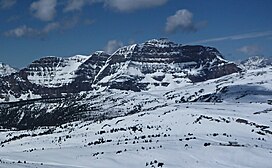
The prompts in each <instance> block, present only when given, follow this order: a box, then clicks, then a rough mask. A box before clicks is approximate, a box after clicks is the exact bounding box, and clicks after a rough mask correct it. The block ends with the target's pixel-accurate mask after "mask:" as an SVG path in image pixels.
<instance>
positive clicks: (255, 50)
mask: <svg viewBox="0 0 272 168" xmlns="http://www.w3.org/2000/svg"><path fill="white" fill-rule="evenodd" d="M237 51H239V52H242V53H244V54H246V55H255V54H260V52H261V51H262V49H261V47H259V46H258V45H247V46H243V47H241V48H238V49H237Z"/></svg>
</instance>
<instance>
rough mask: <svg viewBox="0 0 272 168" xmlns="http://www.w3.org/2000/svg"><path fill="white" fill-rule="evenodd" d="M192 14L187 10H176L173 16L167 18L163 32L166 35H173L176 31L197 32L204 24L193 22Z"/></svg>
mask: <svg viewBox="0 0 272 168" xmlns="http://www.w3.org/2000/svg"><path fill="white" fill-rule="evenodd" d="M193 16H194V15H193V13H192V12H190V11H189V10H187V9H181V10H178V11H177V12H176V13H175V15H172V16H169V17H168V18H167V21H166V26H165V31H166V32H167V33H174V32H176V31H177V30H182V31H185V32H194V31H197V30H198V29H199V28H200V27H202V26H204V24H205V22H199V23H195V22H193Z"/></svg>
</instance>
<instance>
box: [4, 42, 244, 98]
mask: <svg viewBox="0 0 272 168" xmlns="http://www.w3.org/2000/svg"><path fill="white" fill-rule="evenodd" d="M239 71H241V69H240V68H239V67H238V66H237V65H236V64H234V63H232V62H229V61H227V60H225V59H223V57H222V55H221V54H220V53H219V51H217V50H216V49H215V48H211V47H204V46H183V45H181V44H175V43H173V42H170V41H168V40H166V39H159V40H155V39H154V40H149V41H146V42H145V43H142V44H134V45H130V46H126V47H122V48H120V49H118V50H117V51H116V52H115V53H113V54H112V55H107V54H106V53H104V52H95V53H94V54H92V55H90V56H81V55H77V56H74V57H70V58H59V57H52V56H51V57H45V58H41V59H39V60H36V61H33V62H32V63H31V64H30V65H29V66H28V67H27V68H24V69H22V70H20V71H19V72H18V73H16V74H13V75H10V76H8V77H6V78H2V80H1V81H0V83H1V85H2V86H4V87H2V89H1V90H0V101H14V100H20V99H22V100H25V99H32V98H33V96H31V95H35V96H34V97H41V98H48V97H50V98H52V97H63V96H66V95H67V94H74V93H79V92H81V91H91V90H107V89H119V90H133V91H142V90H152V89H156V88H165V89H168V88H174V87H178V86H182V85H184V84H186V83H195V82H200V81H205V80H208V79H214V78H218V77H221V76H224V75H228V74H232V73H236V72H239ZM30 93H31V95H30ZM1 98H2V99H1Z"/></svg>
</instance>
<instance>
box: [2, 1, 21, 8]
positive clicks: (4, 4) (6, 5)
mask: <svg viewBox="0 0 272 168" xmlns="http://www.w3.org/2000/svg"><path fill="white" fill-rule="evenodd" d="M16 3H17V0H1V1H0V9H9V8H11V7H12V6H14V5H15V4H16Z"/></svg>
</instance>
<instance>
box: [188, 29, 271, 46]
mask: <svg viewBox="0 0 272 168" xmlns="http://www.w3.org/2000/svg"><path fill="white" fill-rule="evenodd" d="M271 35H272V31H263V32H252V33H246V34H238V35H232V36H225V37H218V38H211V39H205V40H199V41H195V42H192V43H210V42H219V41H226V40H243V39H251V38H258V37H267V36H271ZM192 43H190V44H192Z"/></svg>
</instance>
